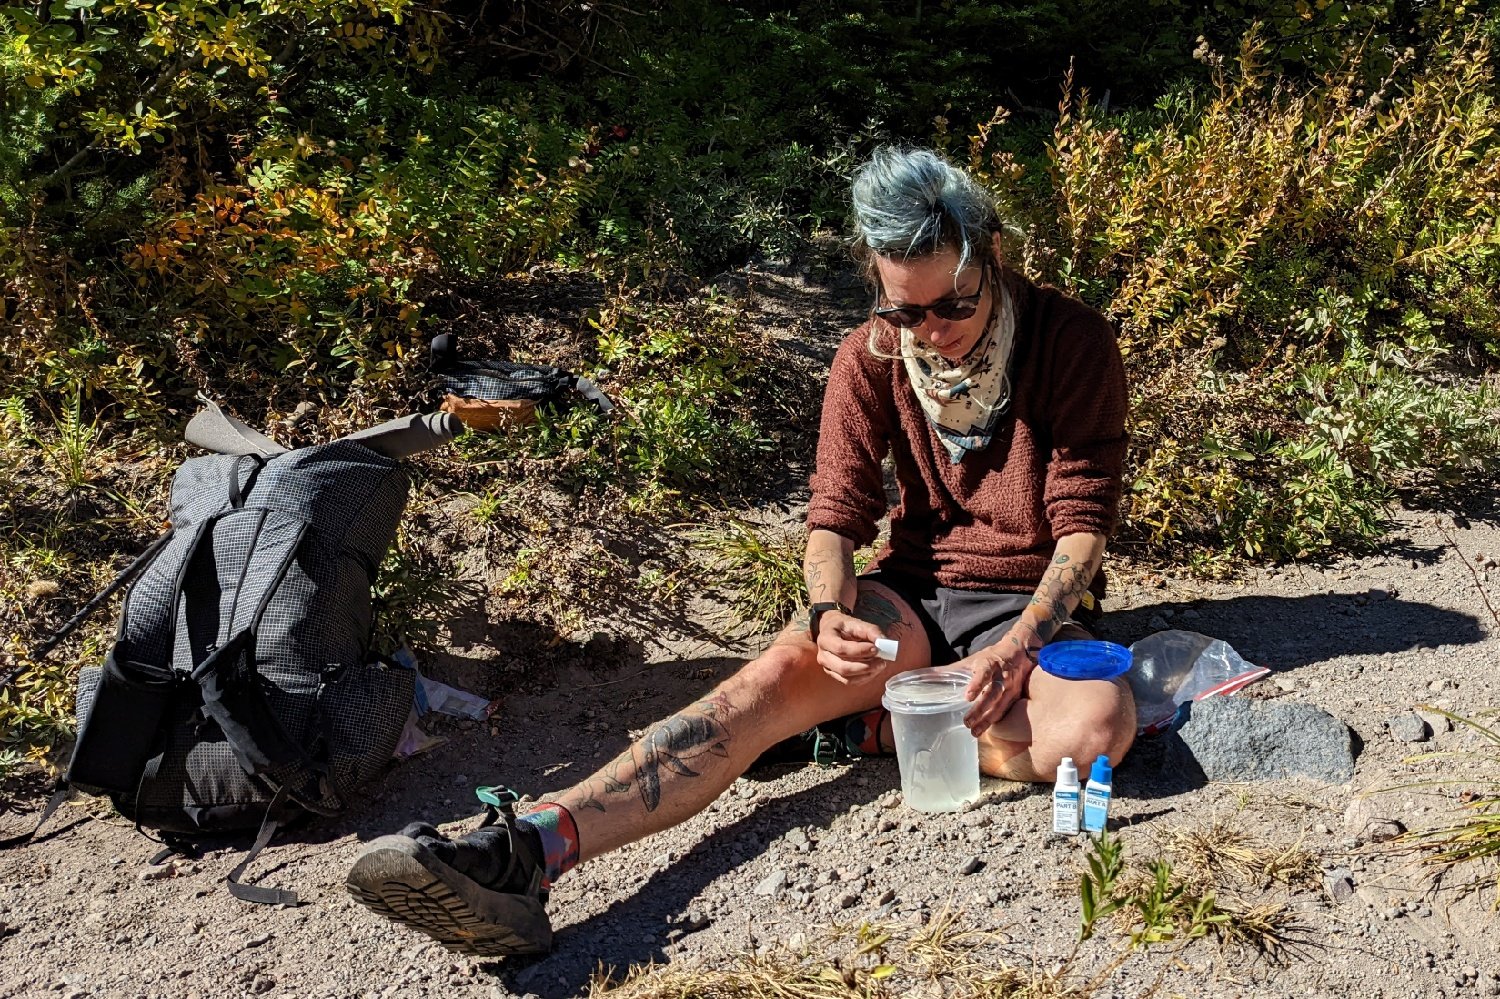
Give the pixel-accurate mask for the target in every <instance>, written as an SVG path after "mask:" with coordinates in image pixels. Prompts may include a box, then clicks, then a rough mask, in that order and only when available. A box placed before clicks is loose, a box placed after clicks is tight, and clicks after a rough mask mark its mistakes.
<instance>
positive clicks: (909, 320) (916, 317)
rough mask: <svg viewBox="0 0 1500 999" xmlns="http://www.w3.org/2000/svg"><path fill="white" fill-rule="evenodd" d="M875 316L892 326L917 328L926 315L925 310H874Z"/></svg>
mask: <svg viewBox="0 0 1500 999" xmlns="http://www.w3.org/2000/svg"><path fill="white" fill-rule="evenodd" d="M875 314H876V315H877V316H879V317H880V318H881V319H884V320H885V321H886V322H888V323H890V324H891V325H893V326H906V327H911V326H917V325H920V324H921V322H922V319H923V317H924V316H925V315H926V314H927V310H926V309H876V310H875Z"/></svg>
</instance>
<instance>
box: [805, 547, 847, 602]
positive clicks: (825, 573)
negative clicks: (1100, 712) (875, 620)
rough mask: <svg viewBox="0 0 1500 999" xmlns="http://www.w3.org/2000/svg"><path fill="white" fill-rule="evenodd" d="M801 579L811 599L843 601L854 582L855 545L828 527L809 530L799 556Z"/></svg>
mask: <svg viewBox="0 0 1500 999" xmlns="http://www.w3.org/2000/svg"><path fill="white" fill-rule="evenodd" d="M802 581H803V582H804V583H806V584H807V598H808V600H809V602H811V603H821V602H824V601H834V600H837V601H843V600H844V599H845V591H846V589H852V584H853V582H854V546H853V545H852V544H851V543H849V542H847V541H845V540H844V539H843V538H841V537H839V536H838V535H836V534H834V533H833V532H831V531H814V532H812V535H811V536H810V537H809V538H808V539H807V553H806V554H805V555H804V556H803V558H802ZM850 597H851V598H852V593H851V594H850Z"/></svg>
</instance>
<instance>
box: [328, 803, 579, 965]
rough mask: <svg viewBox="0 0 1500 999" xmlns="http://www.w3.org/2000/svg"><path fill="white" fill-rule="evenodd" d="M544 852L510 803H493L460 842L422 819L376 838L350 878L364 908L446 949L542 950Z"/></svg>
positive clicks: (545, 934)
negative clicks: (481, 822) (499, 805)
mask: <svg viewBox="0 0 1500 999" xmlns="http://www.w3.org/2000/svg"><path fill="white" fill-rule="evenodd" d="M496 819H500V820H502V821H499V822H497V821H496ZM542 856H543V854H542V845H541V838H540V836H538V834H537V832H536V830H535V829H532V828H530V827H529V826H526V825H521V824H518V823H517V822H516V820H515V815H514V814H513V813H512V812H511V810H510V809H509V808H501V809H494V808H491V809H489V813H488V815H487V816H486V819H485V824H484V825H483V826H482V827H480V828H479V829H476V830H475V831H474V832H471V833H469V834H468V835H467V836H462V837H460V838H458V839H448V838H447V837H446V836H444V835H442V834H441V833H439V832H438V831H437V829H435V828H434V827H432V826H430V825H427V824H426V823H422V822H417V823H413V824H412V825H409V826H407V827H406V828H405V829H403V830H401V831H400V832H399V833H397V834H395V835H394V836H382V837H380V838H379V839H376V840H372V841H371V842H370V844H369V846H367V847H365V849H364V851H363V852H362V853H361V854H360V855H359V858H358V859H357V860H355V861H354V866H353V867H351V868H349V875H348V878H347V879H346V883H347V885H348V888H349V893H350V894H351V895H353V896H354V898H355V899H356V900H358V901H359V902H360V903H361V904H362V905H364V906H365V907H367V908H369V909H371V910H373V911H374V912H377V913H379V914H380V915H382V916H384V917H386V918H387V919H389V920H391V921H393V922H397V923H402V924H403V925H406V926H410V927H412V928H413V929H416V930H421V931H422V932H423V933H426V934H427V935H428V936H430V937H432V938H433V939H434V940H436V941H437V942H438V943H440V944H442V945H443V946H444V947H447V948H448V949H449V950H455V951H460V952H462V953H465V954H474V955H478V956H480V957H499V956H502V955H506V954H543V953H546V952H547V951H548V950H550V949H551V948H552V923H551V921H550V920H549V919H548V918H547V912H546V909H545V908H543V905H544V903H545V902H546V900H547V891H546V889H545V888H543V887H542V875H543V871H544V868H543V863H542Z"/></svg>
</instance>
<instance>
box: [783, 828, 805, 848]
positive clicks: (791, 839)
mask: <svg viewBox="0 0 1500 999" xmlns="http://www.w3.org/2000/svg"><path fill="white" fill-rule="evenodd" d="M783 838H784V839H785V840H786V841H787V843H788V844H790V845H791V846H806V845H807V832H806V831H805V830H803V829H801V828H800V827H799V828H794V829H791V830H788V832H787V834H786V836H785V837H783Z"/></svg>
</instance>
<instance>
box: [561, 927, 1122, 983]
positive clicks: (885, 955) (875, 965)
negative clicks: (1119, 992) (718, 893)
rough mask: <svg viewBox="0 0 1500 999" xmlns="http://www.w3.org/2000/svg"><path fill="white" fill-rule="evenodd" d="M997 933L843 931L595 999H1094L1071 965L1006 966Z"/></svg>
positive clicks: (642, 974)
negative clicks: (997, 952)
mask: <svg viewBox="0 0 1500 999" xmlns="http://www.w3.org/2000/svg"><path fill="white" fill-rule="evenodd" d="M1002 942H1003V938H1002V937H1001V936H1000V935H999V934H996V933H994V932H992V931H986V930H971V929H964V928H963V927H962V926H961V925H960V923H959V918H958V916H957V915H956V914H954V913H953V912H951V911H945V912H942V913H939V914H937V915H935V916H933V917H932V919H930V920H929V921H928V922H927V923H925V924H924V925H921V926H915V927H914V926H894V925H885V924H868V923H867V924H863V925H861V926H858V927H855V928H852V929H851V928H835V929H833V930H830V931H829V932H828V933H827V934H825V935H824V936H822V937H820V938H818V939H816V940H813V941H810V942H808V943H806V944H804V945H803V946H800V947H792V946H789V945H787V944H776V945H772V946H771V947H769V948H767V949H765V950H763V951H761V952H760V953H755V954H743V955H739V956H736V957H733V958H731V959H729V961H728V964H727V965H726V966H723V967H710V966H708V965H706V964H705V963H703V962H685V963H678V964H672V965H654V966H648V967H637V968H632V969H631V970H630V971H629V972H628V973H627V974H626V975H625V977H624V978H623V979H620V980H618V981H617V980H614V979H611V978H608V977H605V976H600V977H599V978H597V979H596V980H595V982H594V984H593V986H592V987H591V989H590V991H589V997H590V999H604V997H608V999H885V997H891V999H895V997H898V996H899V997H907V996H913V997H932V999H939V997H972V999H1086V997H1087V996H1089V995H1091V994H1092V991H1093V990H1092V988H1091V987H1090V986H1079V985H1076V984H1072V983H1071V981H1070V977H1069V975H1068V971H1069V968H1068V966H1067V965H1068V963H1067V962H1064V963H1063V965H1062V966H1061V967H1058V968H1056V969H1051V970H1048V969H1044V968H1041V967H1038V966H1036V965H1035V964H1029V966H1027V967H1016V966H1012V965H1010V964H1008V963H1006V962H1004V961H997V960H996V959H995V958H994V955H993V952H992V951H989V950H988V949H987V948H988V947H989V945H993V944H996V943H1002Z"/></svg>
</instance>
